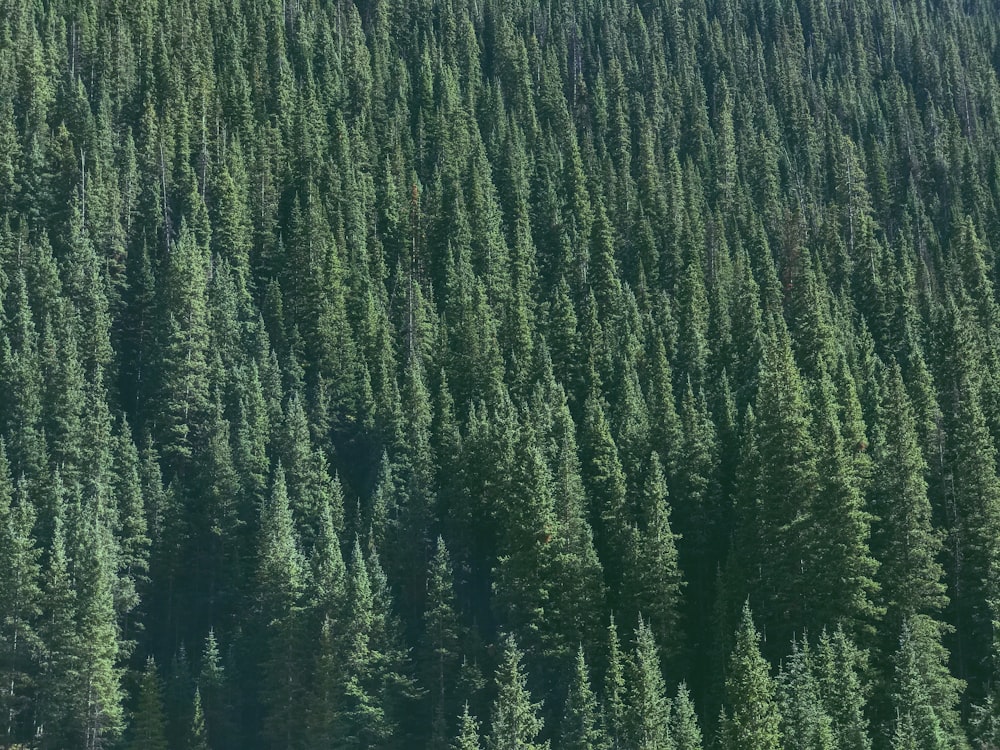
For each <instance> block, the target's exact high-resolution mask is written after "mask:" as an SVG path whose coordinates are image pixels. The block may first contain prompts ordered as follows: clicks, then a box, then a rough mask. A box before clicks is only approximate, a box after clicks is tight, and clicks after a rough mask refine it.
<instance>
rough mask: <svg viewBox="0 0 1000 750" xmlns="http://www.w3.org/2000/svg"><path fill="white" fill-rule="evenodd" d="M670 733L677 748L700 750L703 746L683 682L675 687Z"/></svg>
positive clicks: (699, 730) (681, 749)
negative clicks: (675, 693)
mask: <svg viewBox="0 0 1000 750" xmlns="http://www.w3.org/2000/svg"><path fill="white" fill-rule="evenodd" d="M670 734H671V735H672V736H673V740H674V746H675V747H676V748H677V750H701V748H702V747H703V745H702V739H701V728H700V727H699V726H698V716H697V714H696V713H695V710H694V704H693V703H692V702H691V696H690V694H689V693H688V689H687V685H685V684H684V683H683V682H682V683H681V684H680V686H679V687H678V688H677V695H676V697H675V698H674V700H673V707H672V709H671V711H670Z"/></svg>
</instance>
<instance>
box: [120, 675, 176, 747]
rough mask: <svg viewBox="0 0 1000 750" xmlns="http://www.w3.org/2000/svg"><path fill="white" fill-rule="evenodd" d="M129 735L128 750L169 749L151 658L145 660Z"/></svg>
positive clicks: (157, 678) (161, 692) (158, 678)
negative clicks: (145, 749)
mask: <svg viewBox="0 0 1000 750" xmlns="http://www.w3.org/2000/svg"><path fill="white" fill-rule="evenodd" d="M129 734H130V735H131V739H130V740H129V748H130V749H134V750H139V749H140V748H150V750H166V748H167V747H169V745H168V744H167V729H166V720H165V719H164V716H163V687H162V685H161V684H160V677H159V675H158V674H157V671H156V662H155V661H153V658H152V657H150V658H149V659H147V660H146V669H145V670H144V671H143V673H142V680H141V682H140V683H139V697H138V700H137V701H136V707H135V717H134V719H133V721H132V727H131V730H130V732H129Z"/></svg>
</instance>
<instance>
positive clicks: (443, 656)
mask: <svg viewBox="0 0 1000 750" xmlns="http://www.w3.org/2000/svg"><path fill="white" fill-rule="evenodd" d="M459 638H460V630H459V623H458V617H457V613H456V611H455V592H454V584H453V582H452V569H451V559H450V557H449V555H448V548H447V547H446V546H445V543H444V539H442V538H441V537H438V540H437V551H436V552H435V553H434V558H433V559H432V560H431V565H430V574H429V577H428V582H427V609H426V610H425V611H424V637H423V646H424V665H423V673H424V680H423V684H425V685H426V686H427V687H428V697H429V698H430V706H431V711H430V716H431V717H433V718H432V721H433V724H434V735H435V740H436V741H437V742H440V743H442V744H444V743H446V742H447V740H446V739H445V738H446V737H448V736H450V733H448V732H447V720H446V719H445V717H446V716H451V715H452V714H453V712H452V711H451V709H452V708H453V703H454V700H453V693H452V690H453V688H454V686H455V683H456V680H457V677H458V669H459V655H460V654H459Z"/></svg>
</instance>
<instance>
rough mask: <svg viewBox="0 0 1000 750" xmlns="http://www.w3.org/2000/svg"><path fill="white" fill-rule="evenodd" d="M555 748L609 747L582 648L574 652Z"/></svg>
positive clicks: (599, 749)
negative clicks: (574, 664)
mask: <svg viewBox="0 0 1000 750" xmlns="http://www.w3.org/2000/svg"><path fill="white" fill-rule="evenodd" d="M559 747H561V748H566V750H585V749H588V750H606V748H608V747H609V744H608V738H607V736H606V735H605V734H604V729H603V727H602V726H601V717H600V713H599V711H598V706H597V697H596V696H595V695H594V691H593V688H592V687H591V685H590V670H588V669H587V662H586V660H585V658H584V655H583V648H582V647H581V648H580V649H579V650H578V651H577V655H576V667H575V669H574V671H573V676H572V679H571V682H570V684H569V689H568V692H567V695H566V706H565V709H564V711H563V716H562V721H561V722H560V724H559Z"/></svg>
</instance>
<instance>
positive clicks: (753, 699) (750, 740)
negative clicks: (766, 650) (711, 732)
mask: <svg viewBox="0 0 1000 750" xmlns="http://www.w3.org/2000/svg"><path fill="white" fill-rule="evenodd" d="M759 644H760V635H759V634H758V632H757V629H756V628H755V627H754V624H753V619H752V618H751V615H750V606H749V605H744V607H743V619H742V621H741V623H740V625H739V628H738V629H737V631H736V645H735V646H734V647H733V652H732V655H731V656H730V658H729V668H728V670H727V675H726V705H727V707H728V713H727V714H726V715H725V719H724V721H723V722H722V724H721V730H720V731H721V733H722V743H723V746H724V747H725V748H726V750H750V748H755V749H756V750H776V749H777V748H779V747H783V745H782V742H783V736H782V731H781V726H780V723H781V721H782V716H781V714H780V712H779V706H778V703H777V701H776V695H775V693H776V690H775V684H774V680H773V679H772V678H771V675H770V672H769V669H768V664H767V662H766V661H764V658H763V657H762V656H761V655H760V646H759Z"/></svg>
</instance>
